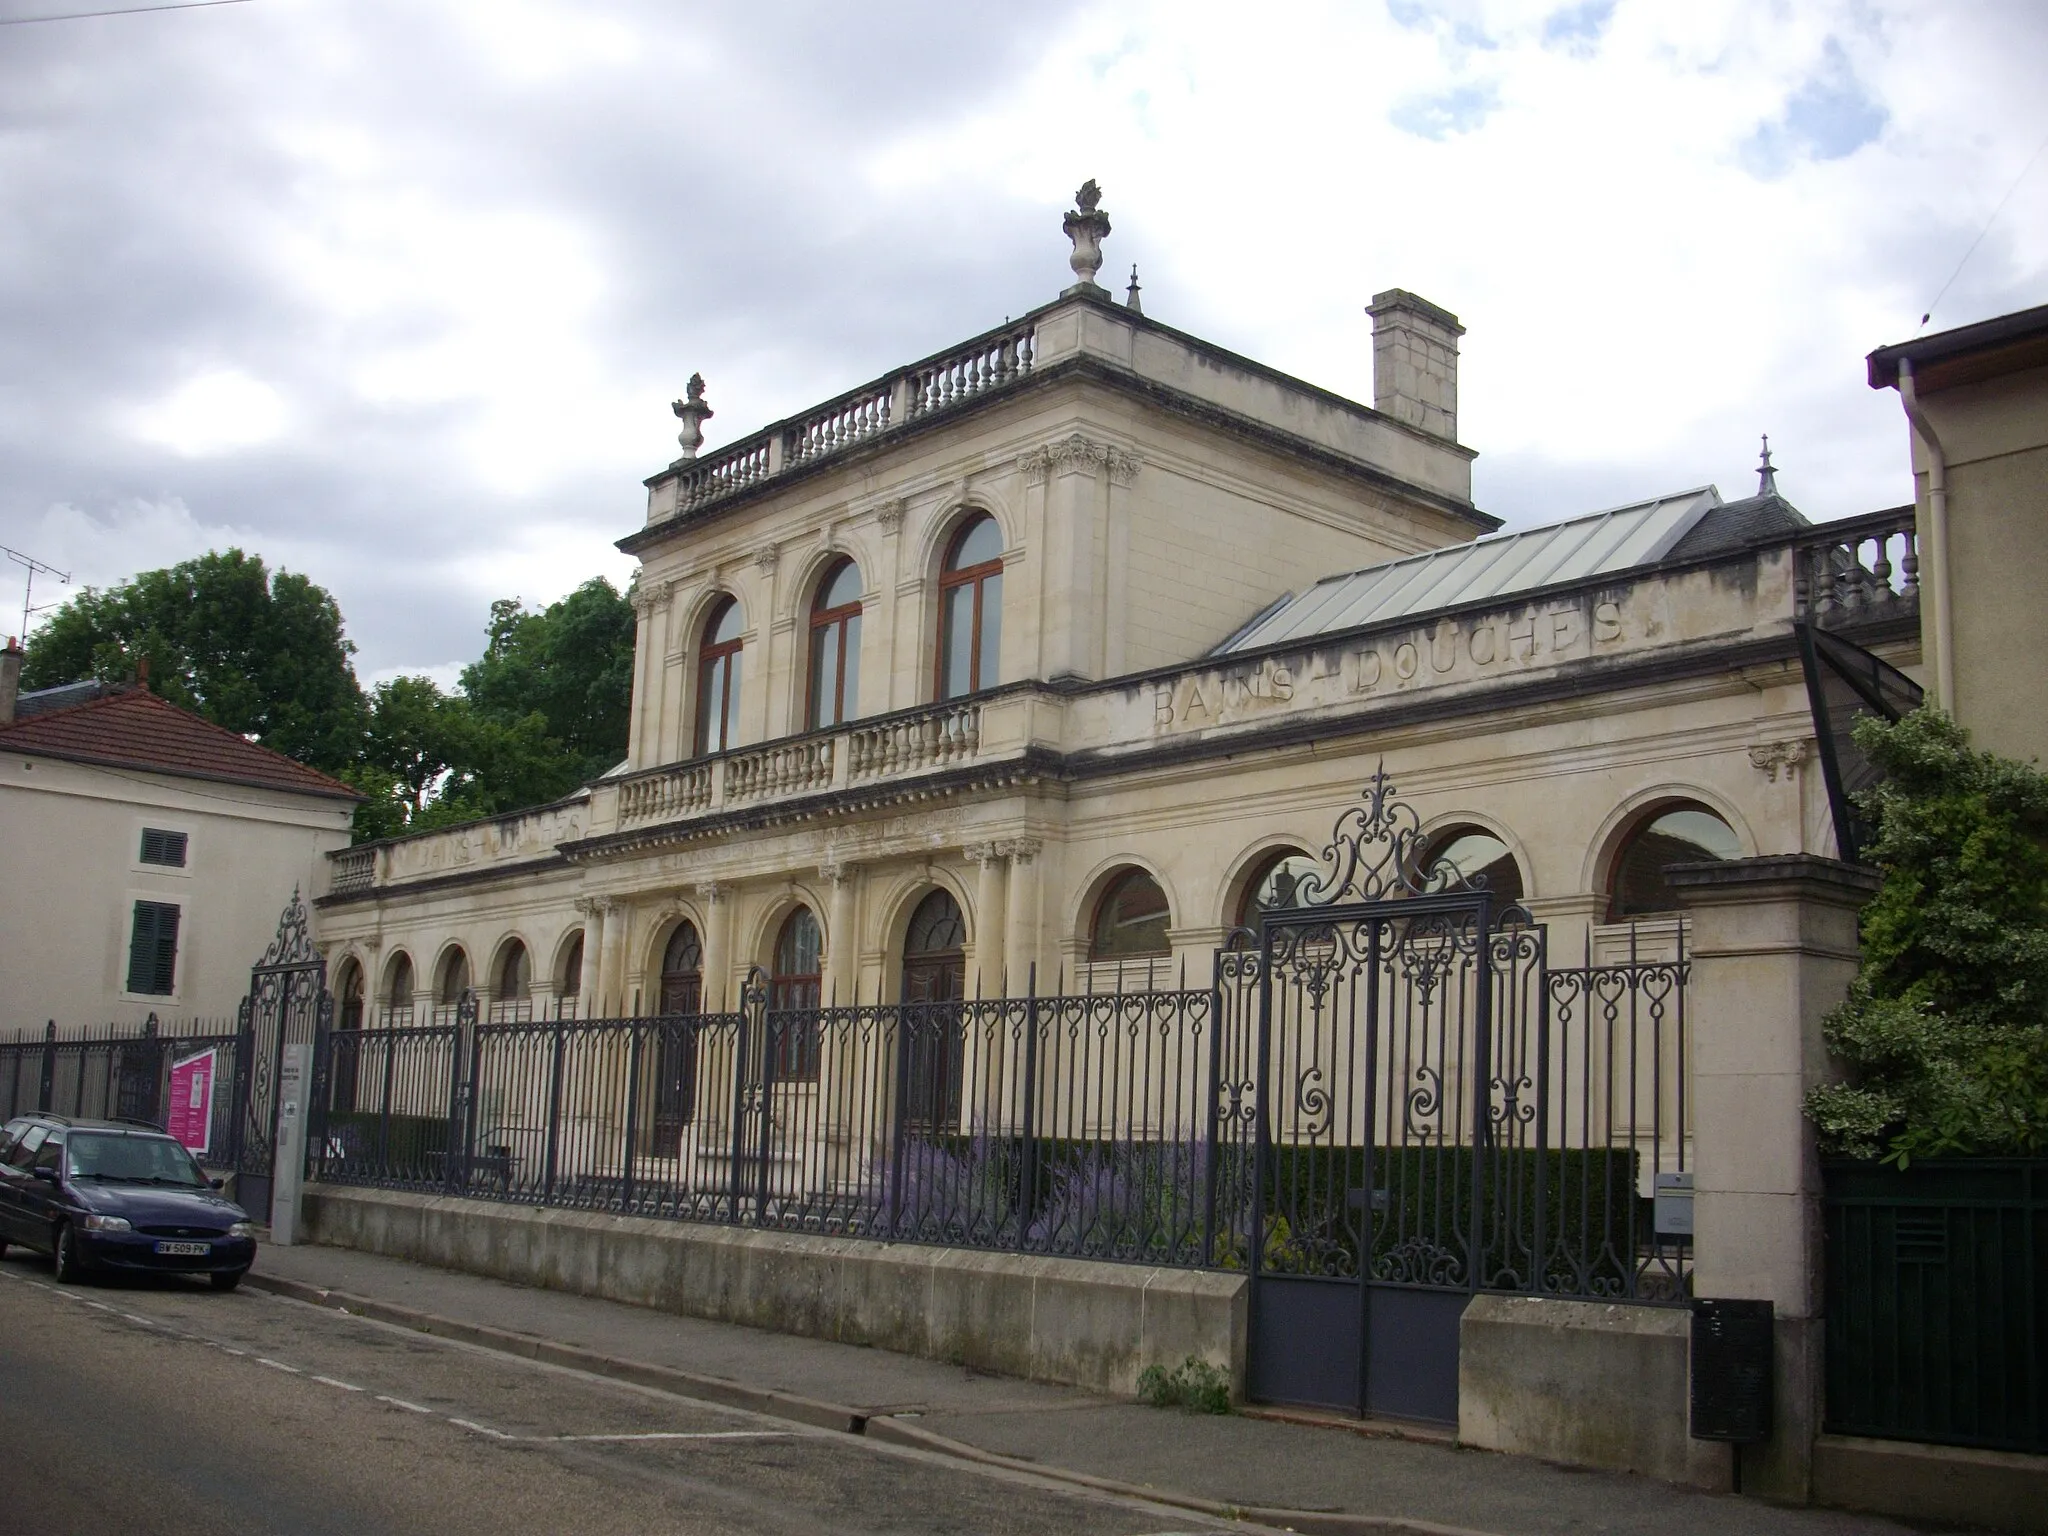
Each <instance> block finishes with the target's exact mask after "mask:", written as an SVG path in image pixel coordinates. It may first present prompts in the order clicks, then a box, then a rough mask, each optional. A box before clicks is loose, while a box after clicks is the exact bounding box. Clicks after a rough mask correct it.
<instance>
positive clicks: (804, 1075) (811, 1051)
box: [768, 907, 825, 1083]
mask: <svg viewBox="0 0 2048 1536" xmlns="http://www.w3.org/2000/svg"><path fill="white" fill-rule="evenodd" d="M824 954H825V937H824V934H823V933H822V932H821V931H820V930H819V928H818V919H817V918H816V917H814V916H813V915H812V913H811V909H810V908H809V907H798V908H797V909H796V910H795V911H794V912H792V913H790V914H789V918H788V920H787V921H785V922H784V923H783V925H782V932H781V933H780V934H778V935H777V936H776V940H775V968H774V970H773V971H772V972H771V973H770V974H769V977H768V1012H769V1013H770V1014H771V1015H775V1014H781V1015H783V1017H781V1018H773V1017H771V1018H770V1020H769V1030H770V1032H771V1035H770V1038H771V1039H772V1040H773V1041H774V1046H775V1079H776V1081H777V1082H784V1083H787V1082H815V1081H816V1080H817V1076H818V1057H819V1050H818V1043H819V1035H818V1014H817V1009H818V1004H819V1000H820V996H821V992H822V986H823V981H824V974H823V973H824Z"/></svg>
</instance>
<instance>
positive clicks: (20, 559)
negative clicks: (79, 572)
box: [0, 544, 71, 644]
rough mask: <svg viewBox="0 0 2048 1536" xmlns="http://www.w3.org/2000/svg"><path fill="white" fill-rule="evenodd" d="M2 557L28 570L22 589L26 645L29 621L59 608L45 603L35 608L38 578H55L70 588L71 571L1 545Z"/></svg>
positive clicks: (22, 617) (22, 631) (22, 635)
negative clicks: (59, 568) (40, 614)
mask: <svg viewBox="0 0 2048 1536" xmlns="http://www.w3.org/2000/svg"><path fill="white" fill-rule="evenodd" d="M0 555H5V556H6V557H7V558H8V559H10V560H12V561H13V562H14V563H15V564H16V565H20V566H26V567H27V568H28V578H27V580H25V581H24V582H23V583H22V587H21V638H22V641H23V643H24V644H25V643H27V641H28V621H29V620H30V619H31V618H33V617H34V616H35V615H37V614H39V613H47V612H48V611H49V610H50V609H52V608H54V607H56V606H57V605H56V604H55V603H45V604H43V606H42V607H40V608H38V607H36V606H35V593H36V578H37V577H38V576H54V577H56V578H57V581H58V583H59V584H60V585H63V586H69V585H70V584H71V573H70V572H69V571H60V570H58V569H57V567H55V566H54V565H45V564H43V562H42V561H40V560H38V559H37V558H36V557H35V556H34V555H25V554H23V553H22V552H21V551H20V550H18V549H9V548H8V547H7V546H6V545H5V544H0Z"/></svg>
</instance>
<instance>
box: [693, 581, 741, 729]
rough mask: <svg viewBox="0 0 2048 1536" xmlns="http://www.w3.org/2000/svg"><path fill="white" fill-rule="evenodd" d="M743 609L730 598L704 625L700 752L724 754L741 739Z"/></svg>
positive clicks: (700, 661)
mask: <svg viewBox="0 0 2048 1536" xmlns="http://www.w3.org/2000/svg"><path fill="white" fill-rule="evenodd" d="M742 623H743V621H742V619H741V617H740V605H739V604H738V603H737V602H735V601H734V600H733V599H732V598H729V597H728V598H726V599H725V600H724V601H723V602H721V603H720V604H719V605H718V606H717V607H716V608H714V609H712V610H711V617H710V618H708V619H706V620H705V621H704V642H703V644H702V645H701V646H700V647H699V648H698V652H697V751H698V753H699V755H702V754H703V753H706V752H723V751H725V750H726V749H727V748H729V747H734V746H737V745H738V744H739V739H740V633H741V627H742Z"/></svg>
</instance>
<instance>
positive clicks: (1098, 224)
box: [1060, 176, 1109, 293]
mask: <svg viewBox="0 0 2048 1536" xmlns="http://www.w3.org/2000/svg"><path fill="white" fill-rule="evenodd" d="M1101 203H1102V188H1100V187H1098V186H1097V185H1096V184H1095V178H1094V177H1092V176H1091V177H1089V178H1088V180H1086V181H1084V182H1082V183H1081V190H1080V191H1078V192H1076V193H1075V194H1074V206H1073V207H1072V208H1070V209H1069V210H1067V217H1066V221H1065V222H1064V223H1063V224H1061V226H1060V227H1061V228H1062V229H1064V230H1065V231H1066V232H1067V238H1068V239H1069V240H1071V241H1073V242H1074V254H1073V255H1072V256H1070V257H1068V258H1067V265H1068V266H1070V267H1072V268H1073V269H1074V275H1075V276H1076V277H1078V278H1079V279H1080V281H1079V282H1078V283H1076V284H1074V286H1073V287H1072V288H1069V289H1067V290H1066V291H1067V292H1068V293H1074V292H1077V291H1078V292H1082V293H1101V292H1102V289H1101V288H1100V287H1099V286H1098V285H1097V283H1096V281H1095V274H1096V273H1097V272H1100V271H1101V270H1102V242H1103V239H1104V238H1105V237H1106V236H1107V235H1108V234H1109V215H1108V214H1106V213H1104V212H1102V211H1101Z"/></svg>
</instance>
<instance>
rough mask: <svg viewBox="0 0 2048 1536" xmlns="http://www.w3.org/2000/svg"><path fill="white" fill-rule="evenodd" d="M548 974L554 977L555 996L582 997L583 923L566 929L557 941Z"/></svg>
mask: <svg viewBox="0 0 2048 1536" xmlns="http://www.w3.org/2000/svg"><path fill="white" fill-rule="evenodd" d="M548 974H549V976H551V977H552V978H553V979H554V988H555V996H556V997H557V998H564V997H581V996H582V995H583V925H582V924H581V923H578V924H577V925H576V926H575V927H573V928H569V929H567V930H565V931H564V932H563V934H562V936H561V938H560V939H558V940H556V941H555V957H554V960H553V961H552V962H551V963H550V965H549V966H548Z"/></svg>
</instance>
